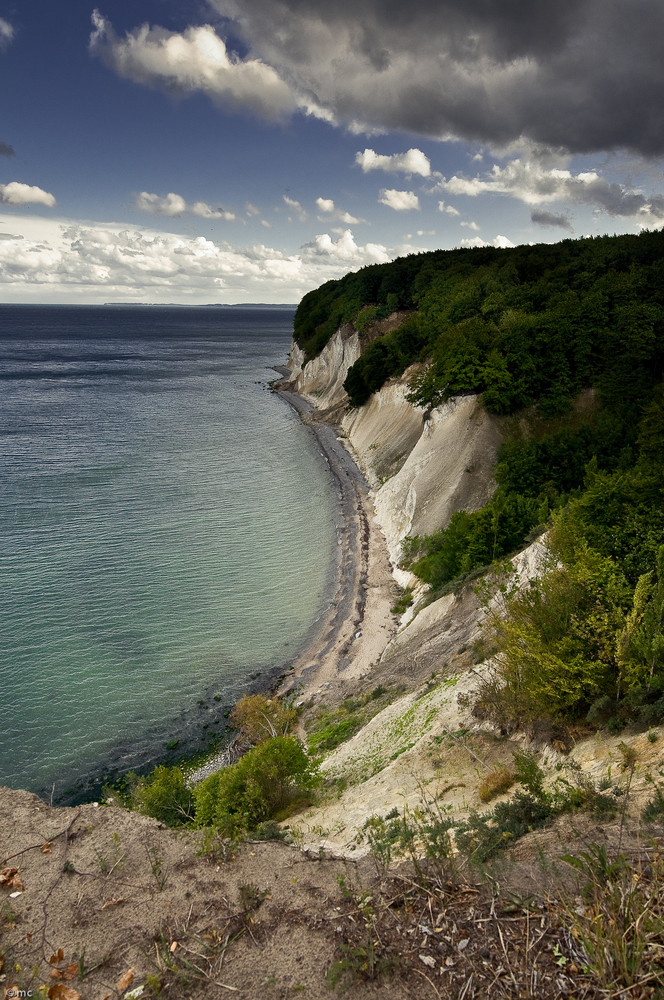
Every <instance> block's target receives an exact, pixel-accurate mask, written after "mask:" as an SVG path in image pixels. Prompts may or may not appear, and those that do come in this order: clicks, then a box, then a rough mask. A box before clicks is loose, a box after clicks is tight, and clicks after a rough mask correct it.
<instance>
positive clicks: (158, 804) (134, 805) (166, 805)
mask: <svg viewBox="0 0 664 1000" xmlns="http://www.w3.org/2000/svg"><path fill="white" fill-rule="evenodd" d="M129 806H130V808H131V809H135V810H136V811H137V812H142V813H145V814H146V815H147V816H154V818H155V819H158V820H161V822H162V823H166V824H167V825H168V826H182V825H183V824H185V823H189V822H190V821H191V820H192V818H193V815H194V799H193V794H192V792H191V789H190V788H188V787H187V784H186V782H185V778H184V775H183V773H182V771H181V770H180V768H179V767H164V766H162V765H159V766H158V767H155V769H154V771H152V772H151V773H150V774H148V775H147V776H146V777H144V778H138V779H136V780H135V783H133V784H132V782H131V779H130V793H129Z"/></svg>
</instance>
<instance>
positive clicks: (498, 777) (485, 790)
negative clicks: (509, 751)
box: [477, 767, 516, 802]
mask: <svg viewBox="0 0 664 1000" xmlns="http://www.w3.org/2000/svg"><path fill="white" fill-rule="evenodd" d="M515 781H516V776H515V774H514V771H510V769H509V768H508V767H497V768H496V769H495V770H493V771H490V772H489V774H487V775H486V776H485V778H484V779H483V780H482V781H481V783H480V785H479V787H478V789H477V791H478V793H479V797H480V802H490V801H491V799H495V798H496V796H497V795H502V794H503V793H504V792H507V791H508V790H509V789H510V788H511V787H512V785H513V784H514V782H515Z"/></svg>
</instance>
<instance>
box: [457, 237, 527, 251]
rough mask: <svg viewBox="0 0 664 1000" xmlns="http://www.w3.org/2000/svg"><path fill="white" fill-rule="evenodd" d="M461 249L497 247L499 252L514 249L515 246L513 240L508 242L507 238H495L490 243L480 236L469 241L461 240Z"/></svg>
mask: <svg viewBox="0 0 664 1000" xmlns="http://www.w3.org/2000/svg"><path fill="white" fill-rule="evenodd" d="M459 246H461V247H497V248H498V249H499V250H506V249H507V248H508V247H513V246H514V244H513V243H512V241H511V240H508V238H507V236H494V238H493V239H492V240H491V242H490V243H487V241H486V240H483V239H482V238H481V237H480V236H473V237H471V238H469V239H465V240H461V242H460V243H459Z"/></svg>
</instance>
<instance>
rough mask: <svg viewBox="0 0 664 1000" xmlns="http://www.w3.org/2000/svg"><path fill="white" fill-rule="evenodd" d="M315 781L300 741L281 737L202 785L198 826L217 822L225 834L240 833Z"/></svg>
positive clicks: (299, 795) (197, 796)
mask: <svg viewBox="0 0 664 1000" xmlns="http://www.w3.org/2000/svg"><path fill="white" fill-rule="evenodd" d="M317 780H318V774H317V770H316V767H315V765H314V763H313V761H312V760H311V759H310V758H309V757H308V755H307V753H306V751H305V750H304V747H303V746H302V744H301V743H300V741H299V740H297V739H296V738H295V737H294V736H277V737H275V738H274V739H271V740H268V741H266V742H265V743H261V744H260V745H259V746H257V747H254V749H253V750H250V751H249V752H248V753H246V754H245V755H244V756H243V757H240V759H239V760H238V761H237V762H236V763H235V764H233V765H231V766H230V767H226V768H223V769H222V770H221V771H217V772H216V773H215V774H211V775H210V776H209V777H208V778H206V779H205V780H204V781H202V782H201V783H200V785H198V787H197V788H196V789H195V792H194V795H195V799H196V825H197V826H201V827H204V826H211V827H215V828H216V829H217V830H218V831H219V832H220V833H221V834H222V835H223V836H226V837H237V836H241V835H242V834H244V833H247V832H248V831H250V830H254V829H255V828H256V827H257V826H258V825H259V824H260V823H264V822H265V821H266V820H269V819H273V818H275V817H276V816H277V814H278V813H280V812H281V811H283V810H285V809H287V808H288V807H289V806H290V805H292V804H293V803H294V802H295V801H297V800H300V799H303V798H305V797H306V796H307V794H308V793H310V792H311V790H312V789H313V787H314V786H315V784H316V782H317Z"/></svg>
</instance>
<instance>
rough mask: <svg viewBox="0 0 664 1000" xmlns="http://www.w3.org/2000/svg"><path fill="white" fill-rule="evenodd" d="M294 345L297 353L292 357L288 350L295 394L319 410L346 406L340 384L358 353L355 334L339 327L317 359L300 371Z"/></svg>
mask: <svg viewBox="0 0 664 1000" xmlns="http://www.w3.org/2000/svg"><path fill="white" fill-rule="evenodd" d="M295 346H296V348H297V352H298V353H297V354H296V355H294V354H293V350H291V359H292V360H293V362H294V363H295V365H296V367H294V368H293V369H292V370H293V376H294V377H293V376H291V382H292V384H293V388H294V389H295V391H296V392H299V393H300V395H302V396H304V397H305V398H306V399H308V400H309V401H310V402H312V403H314V405H315V406H316V407H318V408H319V409H321V410H327V409H329V408H330V407H332V406H339V405H340V404H341V405H343V404H345V403H347V402H348V396H347V395H346V390H345V389H344V382H345V381H346V375H347V374H348V369H349V368H350V367H351V365H354V364H355V362H356V361H357V359H358V358H359V356H360V353H361V349H360V337H359V334H358V333H357V331H356V330H354V329H353V327H352V326H349V325H346V326H342V327H340V328H339V329H338V330H337V332H336V333H335V334H334V336H333V337H332V338H331V339H330V340H329V341H328V343H327V344H326V345H325V347H324V348H323V350H322V351H321V352H320V354H319V355H318V357H316V358H312V360H311V361H308V362H307V364H306V365H305V366H304V368H302V361H303V360H304V355H303V353H302V351H301V350H300V349H299V347H297V345H295ZM297 366H299V371H298V368H297ZM289 367H290V363H289Z"/></svg>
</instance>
